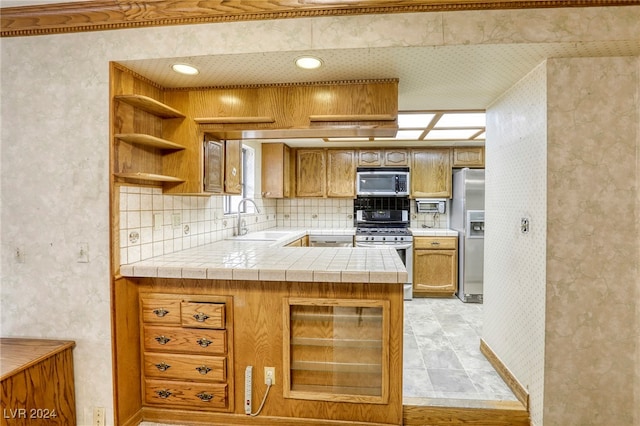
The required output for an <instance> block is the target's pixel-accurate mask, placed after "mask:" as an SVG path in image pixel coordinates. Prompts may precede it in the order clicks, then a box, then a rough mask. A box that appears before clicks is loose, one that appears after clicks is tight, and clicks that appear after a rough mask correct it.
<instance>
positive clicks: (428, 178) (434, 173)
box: [411, 148, 452, 198]
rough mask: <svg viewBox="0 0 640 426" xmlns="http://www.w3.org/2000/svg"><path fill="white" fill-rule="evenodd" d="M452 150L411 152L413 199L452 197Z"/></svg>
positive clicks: (414, 150) (432, 149) (430, 149)
mask: <svg viewBox="0 0 640 426" xmlns="http://www.w3.org/2000/svg"><path fill="white" fill-rule="evenodd" d="M451 173H452V168H451V150H450V149H449V148H442V149H436V148H429V149H412V150H411V197H412V198H434V197H435V198H438V197H439V198H450V197H451Z"/></svg>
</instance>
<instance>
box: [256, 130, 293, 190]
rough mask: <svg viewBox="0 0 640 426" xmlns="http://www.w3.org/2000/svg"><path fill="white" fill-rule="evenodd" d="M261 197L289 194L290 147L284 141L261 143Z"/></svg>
mask: <svg viewBox="0 0 640 426" xmlns="http://www.w3.org/2000/svg"><path fill="white" fill-rule="evenodd" d="M261 173H262V191H261V192H262V198H288V197H290V196H291V149H290V148H289V146H287V145H285V144H284V143H263V144H262V167H261Z"/></svg>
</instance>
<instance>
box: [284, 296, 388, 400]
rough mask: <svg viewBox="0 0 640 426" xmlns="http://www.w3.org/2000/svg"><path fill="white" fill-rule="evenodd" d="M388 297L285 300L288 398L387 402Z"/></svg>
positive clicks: (285, 381) (285, 360) (285, 388)
mask: <svg viewBox="0 0 640 426" xmlns="http://www.w3.org/2000/svg"><path fill="white" fill-rule="evenodd" d="M389 308H390V305H389V302H388V301H384V300H366V299H318V298H297V297H291V298H288V299H286V301H285V305H284V315H283V317H284V327H283V329H284V336H283V339H284V342H287V343H285V345H284V354H283V358H284V359H283V365H284V368H285V372H286V374H284V375H283V378H284V390H283V391H284V397H285V398H293V399H308V400H316V401H318V400H319V401H323V400H324V401H332V402H337V401H339V402H350V403H356V404H365V403H374V404H386V403H388V401H389V361H390V359H389V352H388V351H387V350H386V348H388V346H389V337H390V336H389Z"/></svg>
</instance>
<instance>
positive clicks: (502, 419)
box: [402, 400, 530, 426]
mask: <svg viewBox="0 0 640 426" xmlns="http://www.w3.org/2000/svg"><path fill="white" fill-rule="evenodd" d="M456 401H457V402H458V403H459V404H458V406H456V407H453V406H450V405H446V404H443V405H439V404H440V402H445V403H447V401H446V400H430V401H429V403H430V405H410V404H411V403H409V404H407V401H405V403H404V406H403V410H402V413H403V414H402V424H403V425H405V426H423V425H429V426H451V425H462V424H464V425H467V424H468V425H475V426H529V425H530V419H529V413H528V412H527V411H526V410H525V409H524V408H523V407H522V405H521V404H520V403H518V402H509V401H468V400H456Z"/></svg>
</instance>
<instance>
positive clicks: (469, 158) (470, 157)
mask: <svg viewBox="0 0 640 426" xmlns="http://www.w3.org/2000/svg"><path fill="white" fill-rule="evenodd" d="M453 167H484V148H483V147H481V146H467V147H460V148H453Z"/></svg>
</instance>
